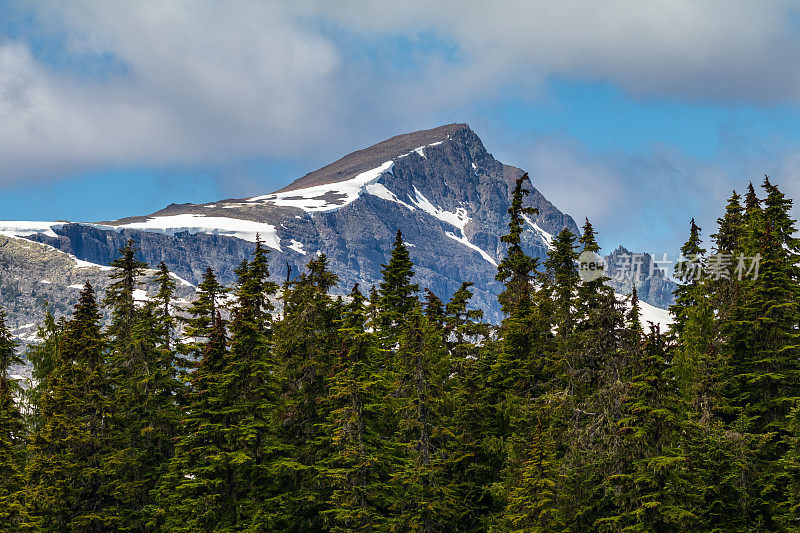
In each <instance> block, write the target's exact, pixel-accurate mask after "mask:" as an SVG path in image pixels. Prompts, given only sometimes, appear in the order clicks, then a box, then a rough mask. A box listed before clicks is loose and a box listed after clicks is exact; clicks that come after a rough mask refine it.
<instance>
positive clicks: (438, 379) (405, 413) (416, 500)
mask: <svg viewBox="0 0 800 533" xmlns="http://www.w3.org/2000/svg"><path fill="white" fill-rule="evenodd" d="M396 361H397V362H396V366H397V368H398V378H399V379H398V384H399V388H398V392H397V394H398V396H399V414H398V422H399V424H398V429H397V431H398V434H397V437H396V438H397V440H398V442H399V443H400V444H401V445H402V446H403V447H404V450H405V453H404V454H403V458H402V459H403V460H402V463H401V464H400V465H399V466H398V471H397V472H396V473H395V479H396V480H397V482H398V483H399V484H400V485H401V486H402V487H403V491H404V493H405V494H404V497H403V499H402V500H400V501H398V502H396V503H395V506H394V507H395V509H396V515H395V516H394V517H393V524H392V527H393V528H395V529H401V530H404V531H409V530H410V531H422V532H425V533H432V532H434V531H446V530H447V527H448V524H449V523H450V519H451V517H452V516H453V513H454V508H455V501H454V500H453V492H452V487H451V486H450V484H449V483H447V478H446V476H445V472H446V471H447V470H448V467H447V464H446V463H447V462H448V459H449V457H448V456H447V454H446V453H445V450H446V449H447V444H448V442H449V440H450V439H451V438H452V432H451V431H450V429H449V428H448V427H447V424H446V418H445V417H444V416H443V409H444V396H443V393H444V379H445V377H446V374H447V371H448V369H449V364H448V361H447V351H446V349H445V346H444V342H443V339H442V336H441V332H440V331H439V329H438V327H437V324H436V321H434V320H430V319H428V318H427V317H426V316H425V315H423V313H422V309H421V306H420V304H419V303H417V304H416V305H415V306H414V307H413V308H412V309H411V311H410V312H409V313H408V316H407V320H406V323H405V327H404V330H403V333H402V336H401V338H400V346H399V350H398V352H397V354H396Z"/></svg>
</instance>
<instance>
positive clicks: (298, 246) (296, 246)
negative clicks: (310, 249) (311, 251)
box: [287, 239, 307, 255]
mask: <svg viewBox="0 0 800 533" xmlns="http://www.w3.org/2000/svg"><path fill="white" fill-rule="evenodd" d="M287 248H288V249H290V250H294V251H295V252H297V253H298V254H303V255H306V253H307V252H306V251H305V250H304V249H303V243H302V242H300V241H296V240H294V239H292V240H291V244H290V245H289V246H287Z"/></svg>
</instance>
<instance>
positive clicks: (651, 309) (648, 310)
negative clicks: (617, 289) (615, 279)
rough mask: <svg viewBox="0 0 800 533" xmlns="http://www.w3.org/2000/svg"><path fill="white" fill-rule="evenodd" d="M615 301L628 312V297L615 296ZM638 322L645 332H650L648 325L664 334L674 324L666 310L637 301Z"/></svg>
mask: <svg viewBox="0 0 800 533" xmlns="http://www.w3.org/2000/svg"><path fill="white" fill-rule="evenodd" d="M616 297H617V300H619V301H621V302H623V304H624V305H625V309H626V310H627V311H630V309H631V299H630V297H628V296H624V295H622V294H616ZM639 320H641V322H642V327H643V328H644V330H645V331H650V329H651V327H650V324H653V325H657V326H659V328H660V329H661V332H662V333H664V332H666V331H667V329H669V327H670V326H672V324H674V323H675V319H674V318H673V317H672V315H671V314H670V312H669V311H668V310H667V309H662V308H660V307H656V306H654V305H650V304H649V303H647V302H643V301H641V300H639Z"/></svg>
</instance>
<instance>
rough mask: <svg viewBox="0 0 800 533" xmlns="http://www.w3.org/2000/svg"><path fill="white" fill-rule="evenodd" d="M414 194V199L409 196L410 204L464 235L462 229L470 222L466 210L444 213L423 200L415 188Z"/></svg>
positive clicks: (460, 208)
mask: <svg viewBox="0 0 800 533" xmlns="http://www.w3.org/2000/svg"><path fill="white" fill-rule="evenodd" d="M414 194H415V195H416V199H414V198H411V197H410V196H409V200H410V201H411V203H412V204H414V205H415V206H416V207H418V208H419V209H422V210H423V211H425V212H426V213H428V214H429V215H432V216H434V217H436V218H438V219H439V220H441V221H442V222H446V223H448V224H450V225H451V226H454V227H456V228H458V229H459V230H461V233H462V234H463V233H464V228H465V227H466V226H467V224H468V223H469V221H470V218H469V216H467V210H466V209H464V208H463V207H459V208H457V209H456V211H455V212H452V211H445V210H444V209H441V208H438V207H436V206H435V205H433V204H432V203H431V202H430V200H428V199H427V198H425V195H423V194H422V193H421V192H419V189H417V188H416V187H414Z"/></svg>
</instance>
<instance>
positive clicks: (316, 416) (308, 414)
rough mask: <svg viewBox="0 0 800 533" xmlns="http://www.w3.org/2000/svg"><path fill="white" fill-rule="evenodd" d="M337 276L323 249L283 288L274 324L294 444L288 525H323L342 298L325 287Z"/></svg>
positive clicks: (286, 499)
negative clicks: (331, 379) (332, 380)
mask: <svg viewBox="0 0 800 533" xmlns="http://www.w3.org/2000/svg"><path fill="white" fill-rule="evenodd" d="M336 281H337V279H336V276H335V275H334V274H333V273H332V272H331V271H330V269H329V268H328V260H327V258H326V257H325V255H320V256H318V257H317V258H315V259H312V260H311V261H309V263H308V265H307V266H306V271H305V272H303V273H301V274H300V275H299V276H298V277H297V278H296V279H295V280H293V281H292V283H291V284H290V286H288V287H286V289H285V290H284V294H283V308H284V318H283V320H282V321H281V322H280V323H279V324H276V328H275V334H274V338H275V359H276V361H279V369H278V372H279V374H280V376H281V381H282V402H281V406H280V419H281V421H282V423H281V426H280V438H281V441H282V442H283V443H286V444H289V445H291V446H292V447H293V450H294V451H293V453H292V460H293V461H292V462H291V463H288V462H287V464H286V465H285V470H286V472H287V475H288V476H289V478H290V479H289V480H288V481H287V483H286V484H285V486H284V491H283V509H282V510H283V515H284V518H285V523H286V524H287V526H286V528H287V529H290V530H318V529H321V528H323V527H324V526H323V523H324V520H325V518H324V517H325V516H327V512H328V511H329V510H330V508H331V506H330V499H331V497H332V487H331V486H330V484H324V483H320V482H319V480H321V479H323V478H324V475H323V471H324V468H325V466H324V463H325V461H326V459H327V458H328V457H329V454H330V453H331V447H330V441H329V438H328V434H327V433H326V432H325V430H324V428H325V422H326V421H327V420H330V416H331V414H330V409H331V403H330V402H329V401H328V397H329V394H330V393H331V390H330V389H329V379H328V378H329V376H328V371H329V369H330V368H331V366H332V365H333V361H334V358H335V355H336V354H338V353H339V349H340V347H341V338H340V332H339V324H340V322H339V321H340V320H341V316H342V309H341V304H340V302H338V301H337V300H334V299H333V298H332V297H331V296H330V294H329V292H330V290H331V288H332V287H333V286H334V284H335V283H336Z"/></svg>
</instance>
